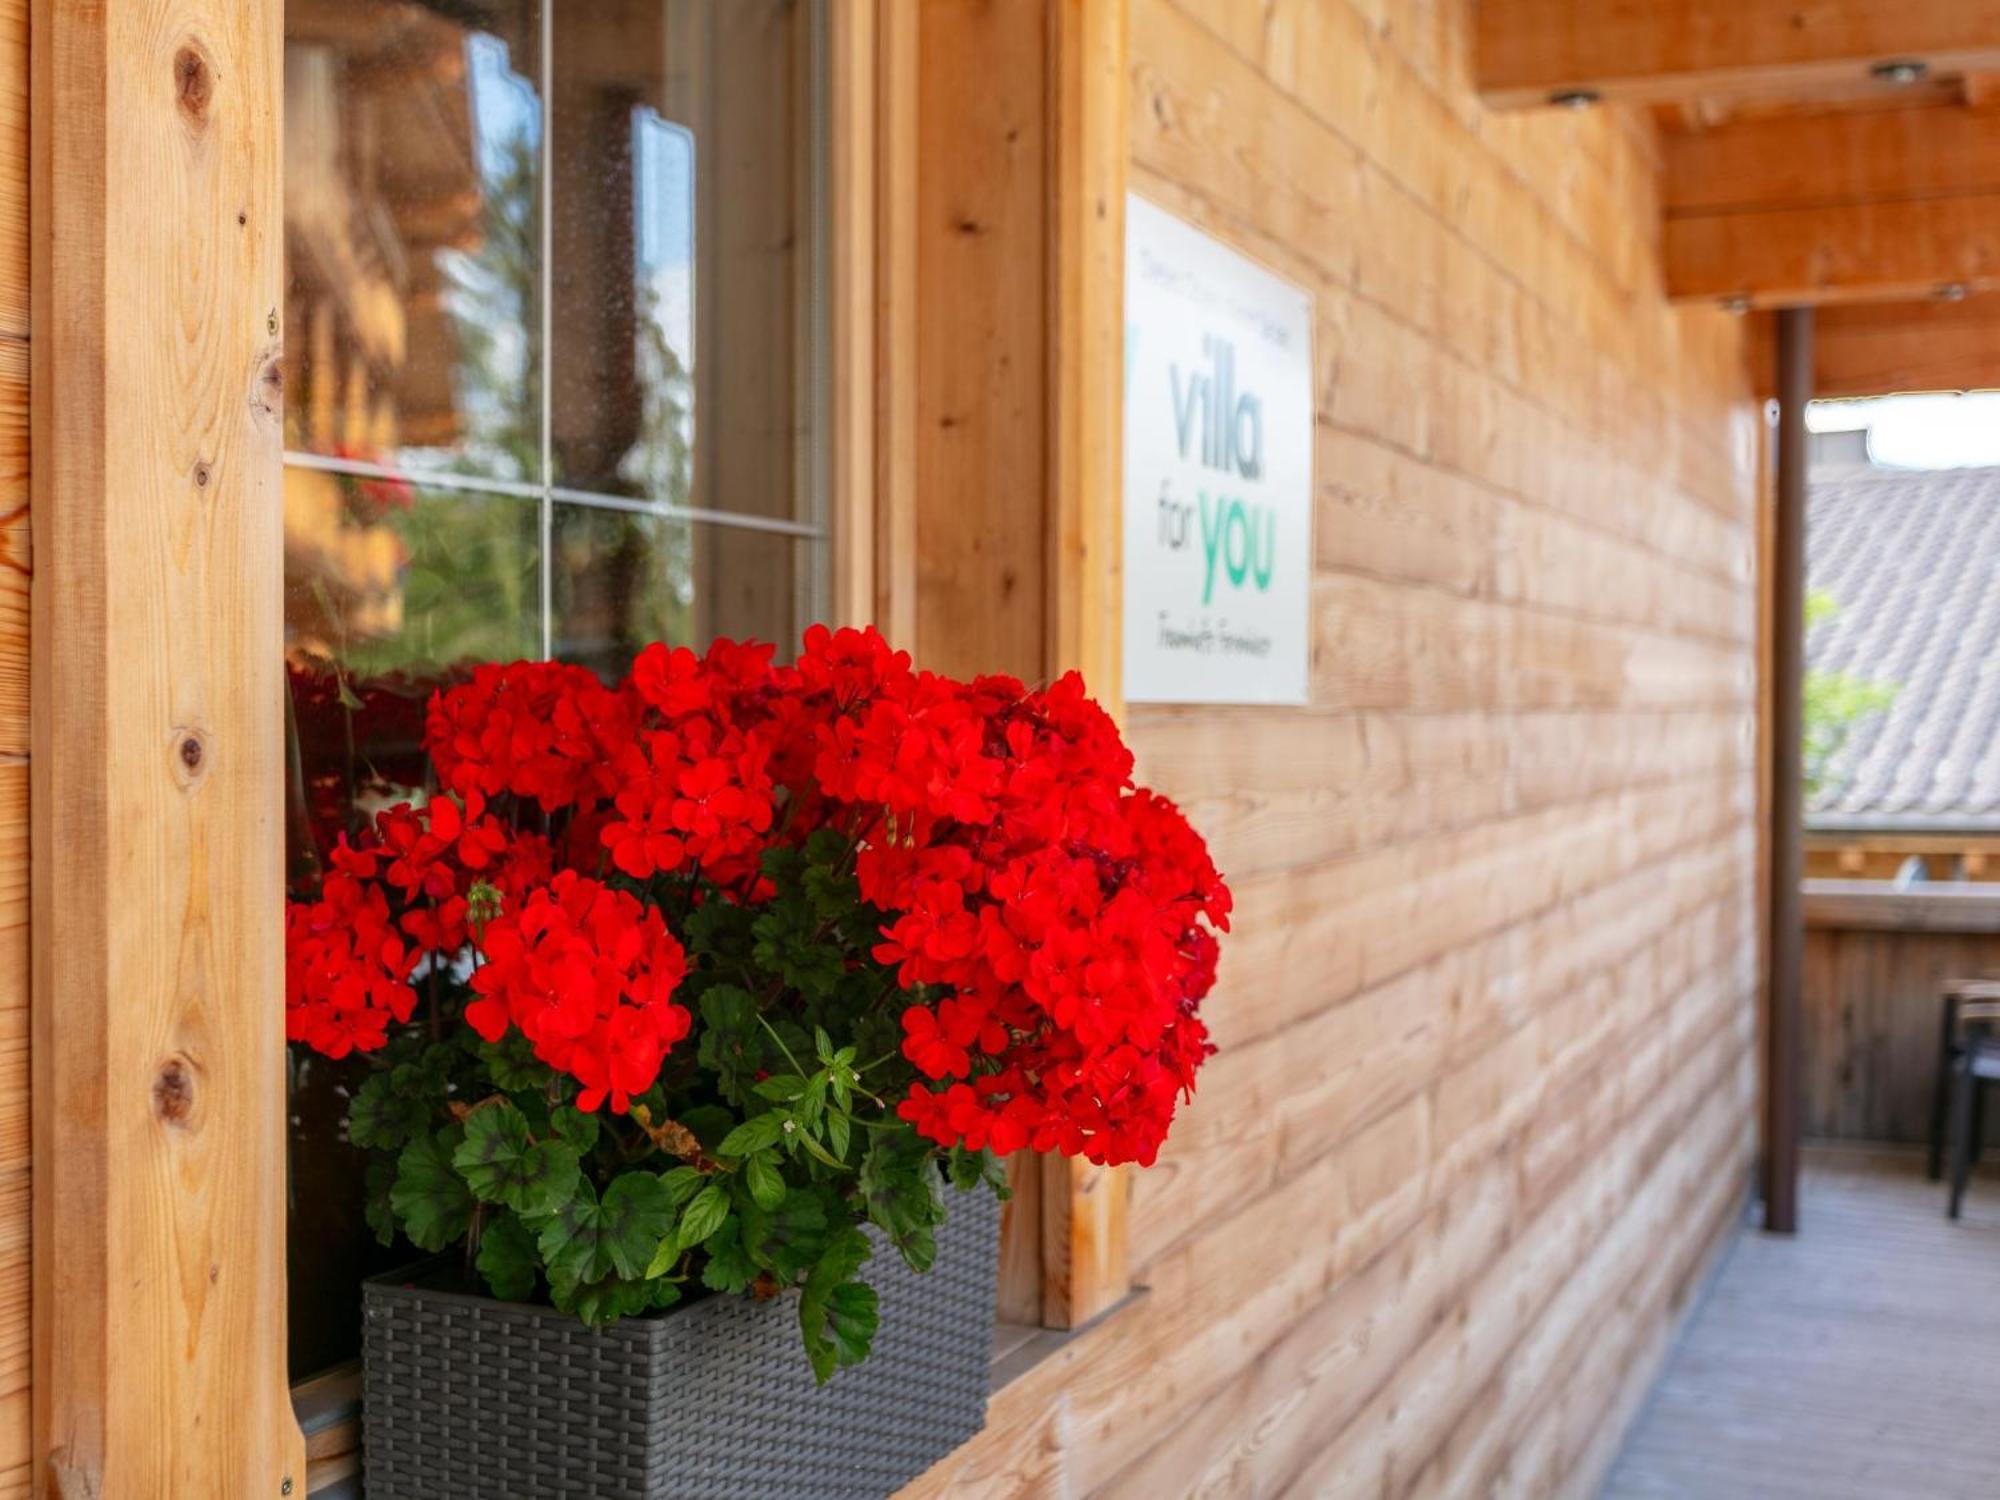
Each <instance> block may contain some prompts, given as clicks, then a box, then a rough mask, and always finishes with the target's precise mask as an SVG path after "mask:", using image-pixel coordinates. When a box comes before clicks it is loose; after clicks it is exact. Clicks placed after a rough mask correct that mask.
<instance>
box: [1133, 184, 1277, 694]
mask: <svg viewBox="0 0 2000 1500" xmlns="http://www.w3.org/2000/svg"><path fill="white" fill-rule="evenodd" d="M1312 442H1313V368H1312V297H1311V296H1310V295H1309V294H1308V293H1306V292H1303V291H1300V290H1299V289H1298V288H1297V287H1295V286H1292V285H1291V284H1290V283H1288V282H1285V281H1281V280H1279V279H1278V278H1277V277H1276V276H1273V275H1272V274H1271V273H1270V272H1269V271H1267V270H1265V269H1264V268H1263V267H1262V266H1260V265H1258V264H1256V263H1255V262H1254V261H1251V260H1247V259H1245V258H1244V257H1243V256H1241V255H1239V254H1237V253H1236V252H1235V251H1234V250H1231V249H1229V248H1228V247H1227V246H1226V245H1223V244H1221V243H1220V242H1218V241H1216V240H1214V239H1212V238H1210V237H1209V236H1208V235H1206V234H1203V233H1202V232H1201V231H1200V230H1198V229H1196V228H1194V227H1193V226H1192V225H1189V224H1184V223H1182V222H1181V221H1180V220H1179V219H1176V218H1175V217H1173V215H1171V214H1169V213H1167V212H1166V211H1165V210H1163V209H1159V208H1156V207H1154V206H1153V205H1152V204H1150V203H1148V202H1146V200H1145V199H1143V198H1137V197H1134V198H1129V199H1128V200H1127V201H1126V219H1125V697H1126V698H1127V699H1128V700H1130V701H1132V702H1135V703H1304V702H1305V701H1306V691H1307V683H1306V675H1307V665H1308V661H1309V658H1310V654H1311V653H1310V640H1311V631H1312V617H1311V594H1312Z"/></svg>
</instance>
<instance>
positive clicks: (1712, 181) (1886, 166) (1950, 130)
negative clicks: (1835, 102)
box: [1661, 103, 2000, 217]
mask: <svg viewBox="0 0 2000 1500" xmlns="http://www.w3.org/2000/svg"><path fill="white" fill-rule="evenodd" d="M1661 150H1662V162H1661V201H1662V206H1663V208H1664V209H1665V211H1666V213H1667V214H1668V215H1669V216H1670V217H1691V216H1694V215H1698V214H1716V213H1730V212H1749V211H1756V210H1761V209H1794V208H1809V207H1812V206H1814V205H1817V204H1846V203H1869V202H1900V201H1901V200H1906V199H1912V198H1965V197H1977V196H1981V195H1986V194H1992V193H2000V116H1996V115H1992V114H1986V113H1982V112H1980V111H1977V110H1972V109H1968V108H1967V107H1966V106H1965V105H1963V104H1954V103H1943V104H1928V105H1924V106H1921V107H1918V108H1908V109H1849V110H1826V111H1820V112H1815V113H1808V114H1790V113H1787V114H1774V115H1763V116H1751V117H1747V118H1739V119H1733V120H1730V121H1727V122H1725V123H1723V124H1721V125H1717V126H1714V127H1712V128H1709V129H1704V130H1693V131H1688V132H1686V133H1681V134H1673V135H1668V136H1666V137H1665V138H1664V139H1663V140H1662V142H1661Z"/></svg>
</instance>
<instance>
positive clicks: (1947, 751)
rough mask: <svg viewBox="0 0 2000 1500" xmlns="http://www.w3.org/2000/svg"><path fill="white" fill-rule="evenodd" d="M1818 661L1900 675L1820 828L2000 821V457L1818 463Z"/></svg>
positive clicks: (1828, 791)
mask: <svg viewBox="0 0 2000 1500" xmlns="http://www.w3.org/2000/svg"><path fill="white" fill-rule="evenodd" d="M1807 503H1808V506H1809V510H1808V518H1807V531H1806V537H1807V541H1806V573H1807V586H1808V587H1809V588H1811V589H1813V590H1815V591H1824V592H1825V593H1827V594H1828V595H1830V596H1831V597H1832V599H1833V602H1834V604H1835V605H1836V611H1835V613H1834V614H1833V615H1832V617H1831V618H1828V619H1825V620H1822V621H1821V622H1820V623H1818V624H1816V625H1815V626H1813V627H1812V629H1811V631H1810V632H1809V634H1808V636H1807V639H1806V661H1807V664H1808V666H1809V667H1813V668H1821V669H1827V670H1834V671H1842V672H1848V673H1852V674H1854V675H1855V676H1857V677H1863V678H1869V679H1873V680H1875V681H1880V682H1887V683H1893V684H1895V685H1896V696H1895V699H1894V701H1893V702H1892V703H1891V704H1890V706H1889V708H1888V709H1887V710H1886V711H1883V712H1880V713H1876V714H1873V715H1871V716H1870V717H1869V718H1867V719H1866V720H1864V721H1863V722H1861V723H1860V724H1859V725H1858V726H1857V727H1856V728H1855V729H1854V731H1853V732H1852V733H1851V734H1850V735H1849V737H1848V739H1847V741H1846V743H1845V744H1844V745H1842V747H1841V748H1840V750H1839V752H1838V753H1837V754H1836V755H1834V757H1833V758H1832V759H1831V761H1830V762H1829V763H1828V766H1827V770H1826V774H1825V776H1824V778H1823V780H1822V784H1821V786H1820V787H1819V789H1818V791H1817V792H1816V794H1815V795H1814V797H1813V798H1812V801H1811V802H1810V803H1809V804H1808V807H1807V818H1808V821H1809V822H1810V823H1812V824H1813V825H1814V826H1818V827H1841V826H1862V827H1869V826H1872V827H1881V828H1899V827H1908V828H1919V827H1953V828H1977V827H1994V826H2000V745H1996V737H2000V468H1992V469H1944V470H1929V471H1922V470H1897V469H1882V468H1873V467H1869V466H1865V465H1853V466H1841V467H1831V468H1823V469H1816V470H1815V471H1814V472H1813V474H1812V476H1811V479H1810V487H1809V490H1808V502H1807Z"/></svg>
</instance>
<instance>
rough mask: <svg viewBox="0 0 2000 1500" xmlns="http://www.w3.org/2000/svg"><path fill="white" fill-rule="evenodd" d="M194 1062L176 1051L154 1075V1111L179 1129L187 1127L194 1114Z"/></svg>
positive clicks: (164, 1120)
mask: <svg viewBox="0 0 2000 1500" xmlns="http://www.w3.org/2000/svg"><path fill="white" fill-rule="evenodd" d="M194 1075H195V1069H194V1063H193V1062H192V1061H191V1060H190V1059H188V1058H187V1057H185V1056H184V1055H182V1054H181V1053H178V1052H176V1053H174V1054H172V1055H171V1056H169V1057H168V1058H166V1059H165V1060H164V1061H163V1062H161V1064H160V1066H159V1070H158V1071H157V1072H156V1073H154V1075H153V1113H154V1114H156V1115H158V1116H159V1117H160V1119H161V1120H162V1121H163V1122H164V1123H166V1124H168V1125H172V1126H174V1127H176V1128H177V1129H182V1130H185V1129H186V1128H187V1127H188V1124H189V1122H190V1120H191V1119H192V1118H193V1115H194V1105H195V1097H194V1094H195V1087H194Z"/></svg>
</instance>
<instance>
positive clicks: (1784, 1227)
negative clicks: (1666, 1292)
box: [1764, 307, 1813, 1234]
mask: <svg viewBox="0 0 2000 1500" xmlns="http://www.w3.org/2000/svg"><path fill="white" fill-rule="evenodd" d="M1812 334H1813V312H1812V309H1811V308H1809V307H1788V308H1785V309H1784V310H1783V311H1781V312H1780V313H1779V314H1778V489H1777V516H1776V522H1775V532H1774V542H1773V547H1772V554H1771V570H1772V605H1771V608H1772V623H1771V681H1772V691H1771V911H1770V922H1771V934H1770V954H1771V974H1770V1015H1769V1018H1768V1021H1767V1024H1766V1026H1765V1043H1766V1046H1767V1048H1768V1057H1767V1073H1766V1080H1765V1092H1764V1227H1765V1228H1766V1229H1768V1230H1770V1231H1771V1232H1772V1233H1773V1234H1794V1233H1796V1232H1797V1231H1798V1227H1799V1119H1800V1099H1799V1081H1800V1072H1801V1059H1800V1055H1799V1048H1800V1045H1801V1040H1802V1031H1801V1021H1800V1017H1801V1000H1800V995H1799V973H1800V966H1801V962H1802V955H1803V949H1804V942H1805V927H1804V918H1803V916H1802V914H1801V910H1800V900H1801V895H1800V882H1801V881H1802V880H1803V879H1804V878H1805V854H1804V847H1805V808H1804V790H1803V780H1804V778H1803V769H1804V768H1803V759H1804V757H1803V749H1804V746H1803V736H1804V723H1803V710H1802V703H1801V695H1800V683H1801V680H1802V678H1803V676H1804V671H1805V615H1806V603H1805V576H1806V465H1807V461H1808V460H1807V453H1806V403H1807V402H1808V401H1810V400H1811V399H1812V388H1813V347H1812V344H1813V339H1812Z"/></svg>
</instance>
